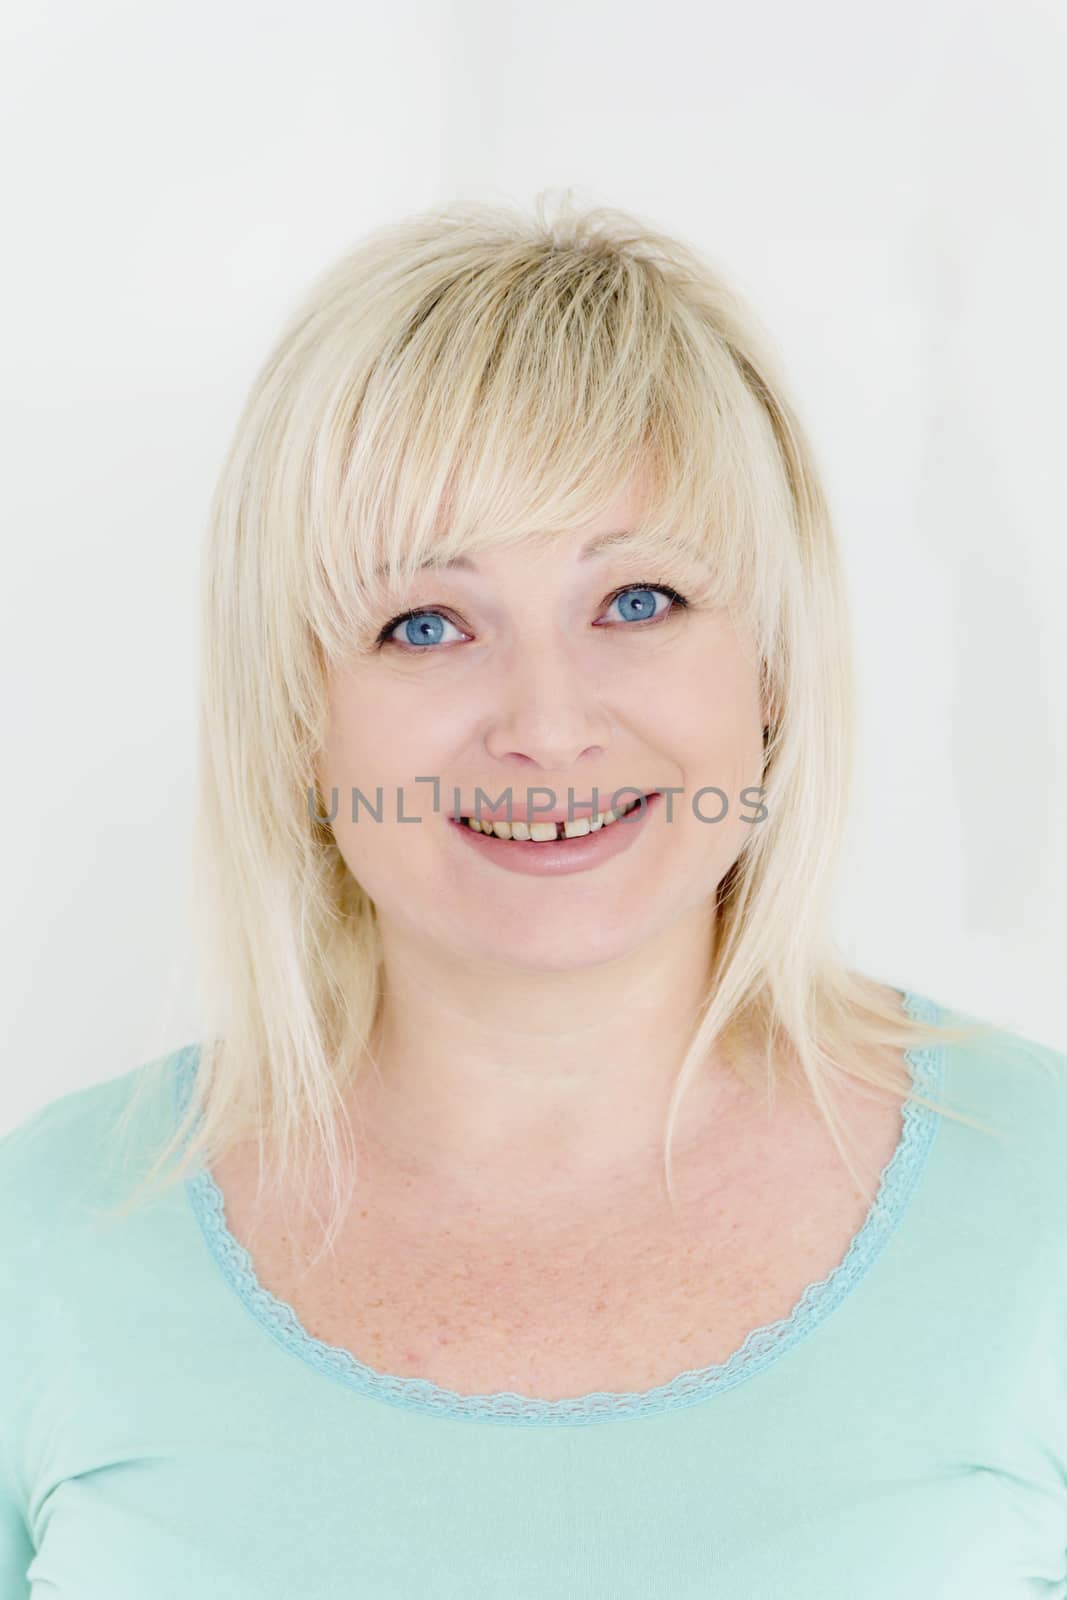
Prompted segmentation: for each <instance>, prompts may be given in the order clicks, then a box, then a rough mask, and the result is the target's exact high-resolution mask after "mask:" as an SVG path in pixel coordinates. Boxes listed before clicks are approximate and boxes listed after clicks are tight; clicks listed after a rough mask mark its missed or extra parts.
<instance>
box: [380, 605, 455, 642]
mask: <svg viewBox="0 0 1067 1600" xmlns="http://www.w3.org/2000/svg"><path fill="white" fill-rule="evenodd" d="M397 628H402V629H403V630H404V631H403V633H402V634H401V636H400V638H399V639H397V640H395V641H394V642H395V643H396V644H399V645H401V646H403V647H406V648H407V649H409V650H421V649H424V648H426V647H427V646H431V645H435V644H440V643H441V640H442V638H443V636H444V630H445V628H452V629H453V630H454V631H455V632H456V633H458V632H459V629H458V628H456V625H455V623H453V622H449V621H448V619H447V617H443V616H442V615H441V613H440V612H439V611H405V612H404V614H403V616H401V617H394V618H393V620H392V622H387V623H386V625H385V627H384V628H383V629H382V631H381V633H380V634H379V635H378V639H377V643H378V644H384V643H385V642H386V640H392V636H393V633H394V632H395V631H396V629H397Z"/></svg>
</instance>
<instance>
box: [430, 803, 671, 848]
mask: <svg viewBox="0 0 1067 1600" xmlns="http://www.w3.org/2000/svg"><path fill="white" fill-rule="evenodd" d="M655 794H656V791H655V790H653V791H652V792H651V793H649V794H646V795H638V797H637V799H636V800H632V801H630V802H629V803H628V804H626V805H624V806H620V807H619V808H618V809H617V810H612V809H610V808H609V809H607V810H605V811H598V812H596V814H595V815H593V816H587V817H575V818H574V820H573V821H563V822H548V821H538V820H537V819H536V818H535V819H533V820H532V821H529V822H523V821H520V820H519V819H518V818H516V819H515V820H514V821H513V822H489V821H487V820H485V819H481V820H480V819H479V818H477V817H461V818H459V819H458V820H457V819H456V818H452V819H451V820H452V821H453V822H454V823H455V825H456V826H457V827H461V828H470V829H471V830H472V831H473V832H474V833H485V834H491V835H493V836H495V837H496V838H497V839H513V840H517V841H519V842H520V843H523V844H550V843H553V842H554V841H557V840H560V839H580V838H582V837H583V836H585V835H587V834H590V833H598V832H599V831H600V830H601V828H612V827H614V826H615V825H616V824H617V823H619V822H621V821H623V819H624V818H626V817H628V816H630V815H631V814H632V813H633V812H634V811H637V810H638V809H640V808H644V807H647V805H648V802H649V801H650V800H652V799H653V798H654V796H655Z"/></svg>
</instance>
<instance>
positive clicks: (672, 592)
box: [374, 583, 689, 656]
mask: <svg viewBox="0 0 1067 1600" xmlns="http://www.w3.org/2000/svg"><path fill="white" fill-rule="evenodd" d="M635 589H651V590H652V591H653V592H654V593H656V594H665V595H666V596H667V598H668V599H669V600H670V601H671V602H672V603H671V606H670V608H669V609H668V610H667V611H664V612H662V613H661V614H660V616H658V617H646V618H645V619H644V620H643V621H641V622H624V623H621V624H619V626H621V627H624V628H644V627H649V626H651V625H652V624H654V623H657V622H665V621H666V620H667V618H668V617H670V616H673V615H674V613H675V611H687V610H688V609H689V601H688V600H687V599H686V598H685V596H684V595H682V594H679V593H678V591H677V589H672V588H671V587H670V586H669V584H666V583H624V584H623V586H622V588H621V589H616V590H615V591H614V592H613V593H612V594H610V595H608V598H607V600H606V601H605V602H604V605H605V609H606V608H607V607H608V606H613V605H614V604H615V602H616V600H618V599H619V598H620V597H621V596H622V595H624V594H631V593H632V592H633V590H635ZM427 616H430V617H436V616H445V612H444V611H443V610H442V608H441V607H440V606H417V607H416V608H415V610H414V611H402V612H400V614H399V616H396V617H392V618H391V619H390V620H389V621H388V622H387V623H386V624H385V626H384V627H383V628H382V630H381V632H380V633H379V634H378V637H377V638H376V639H375V641H374V645H375V649H381V647H382V646H383V645H387V644H395V645H399V646H400V648H401V650H405V651H406V652H407V653H408V654H409V655H416V656H417V655H428V654H430V653H431V652H432V651H434V650H436V649H440V648H441V647H440V646H439V645H414V644H403V643H401V641H400V640H399V639H391V638H390V637H389V635H390V634H391V633H392V632H393V631H394V629H396V628H399V627H400V624H401V623H402V622H408V621H409V620H410V619H411V618H412V617H427ZM446 620H448V619H447V618H446ZM452 626H453V627H456V626H457V624H456V623H453V624H452Z"/></svg>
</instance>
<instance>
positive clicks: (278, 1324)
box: [175, 991, 944, 1426]
mask: <svg viewBox="0 0 1067 1600" xmlns="http://www.w3.org/2000/svg"><path fill="white" fill-rule="evenodd" d="M902 992H903V998H904V1007H905V1010H906V1011H907V1012H908V1014H909V1015H910V1016H911V1017H913V1018H916V1019H918V1020H920V1021H923V1022H937V1021H939V1020H940V1018H941V1008H940V1007H939V1006H937V1005H936V1004H935V1003H934V1002H933V1001H931V1000H928V999H927V998H926V997H925V996H923V995H918V994H913V993H911V992H909V991H902ZM198 1055H199V1047H198V1046H197V1045H195V1044H194V1045H189V1046H187V1047H186V1048H185V1049H184V1050H182V1051H179V1052H178V1053H177V1065H176V1079H175V1081H176V1090H177V1104H178V1109H179V1112H180V1111H181V1110H182V1109H184V1106H185V1103H186V1096H187V1094H188V1089H189V1085H190V1082H191V1079H192V1075H193V1073H194V1072H195V1070H196V1063H197V1059H198ZM905 1060H906V1062H907V1063H908V1067H909V1070H910V1072H911V1079H912V1092H913V1093H914V1091H915V1090H916V1089H918V1090H919V1092H920V1093H923V1094H926V1095H928V1096H930V1097H933V1095H935V1094H936V1093H937V1092H938V1091H939V1090H940V1087H941V1082H942V1077H943V1072H944V1048H943V1046H939V1045H932V1046H927V1047H925V1048H922V1049H912V1050H909V1051H907V1052H906V1054H905ZM902 1123H903V1127H902V1132H901V1137H900V1141H899V1143H898V1145H897V1148H896V1150H895V1152H894V1154H893V1156H892V1158H891V1159H890V1161H889V1163H888V1165H887V1166H886V1167H885V1168H884V1170H883V1172H882V1174H881V1178H880V1182H879V1187H878V1191H877V1193H876V1195H875V1199H874V1201H873V1203H872V1205H871V1208H870V1210H869V1211H868V1213H867V1217H866V1220H865V1221H864V1223H863V1225H862V1227H861V1228H860V1230H859V1232H858V1233H857V1234H855V1235H854V1237H853V1239H852V1242H851V1244H850V1245H849V1248H848V1250H847V1252H846V1254H845V1256H844V1258H843V1260H842V1261H841V1262H840V1264H839V1265H838V1266H837V1267H835V1268H834V1269H833V1270H832V1271H831V1272H830V1273H829V1274H828V1275H827V1276H826V1277H825V1278H822V1279H820V1280H819V1281H818V1282H815V1283H810V1284H808V1286H807V1288H805V1290H804V1291H803V1293H802V1294H801V1296H800V1299H799V1300H798V1301H797V1303H796V1305H795V1306H794V1307H793V1310H792V1312H791V1313H790V1314H789V1316H787V1317H784V1318H782V1319H781V1320H780V1321H778V1322H773V1323H768V1324H766V1325H764V1326H762V1327H758V1328H754V1329H753V1331H752V1332H751V1333H750V1334H749V1335H748V1336H747V1338H746V1339H745V1341H744V1343H743V1344H742V1345H741V1346H740V1347H739V1348H738V1349H737V1350H735V1351H734V1353H733V1355H731V1356H729V1357H728V1358H727V1360H726V1361H723V1362H721V1363H719V1364H718V1365H717V1366H711V1367H704V1368H703V1369H701V1370H699V1371H692V1372H683V1373H680V1374H679V1375H678V1377H676V1378H672V1379H671V1381H670V1382H669V1383H665V1384H661V1385H660V1386H659V1387H658V1388H655V1389H647V1390H644V1391H641V1392H636V1393H608V1392H597V1393H594V1394H583V1395H579V1396H577V1397H576V1398H573V1399H571V1398H568V1399H564V1400H541V1399H536V1398H533V1397H531V1396H529V1395H520V1394H509V1393H500V1394H488V1395H462V1394H458V1393H456V1392H455V1391H454V1390H452V1389H444V1388H441V1387H440V1386H439V1385H438V1384H436V1383H433V1382H431V1381H430V1380H429V1379H428V1378H401V1377H394V1376H392V1375H391V1374H388V1373H382V1372H377V1371H375V1369H374V1368H372V1367H368V1366H365V1365H364V1364H363V1362H361V1361H357V1360H356V1358H355V1356H353V1355H352V1354H351V1353H350V1352H349V1351H348V1350H344V1349H342V1348H340V1347H338V1346H335V1345H329V1344H325V1343H324V1342H323V1341H322V1340H320V1339H315V1338H313V1337H312V1336H311V1335H310V1334H309V1333H308V1332H307V1330H306V1329H305V1328H304V1327H303V1326H302V1325H301V1323H300V1320H299V1318H298V1317H297V1315H296V1312H295V1311H294V1310H293V1308H292V1306H290V1305H289V1304H287V1303H286V1302H285V1301H282V1300H279V1299H277V1298H276V1297H275V1296H274V1295H273V1294H271V1293H270V1291H269V1290H268V1289H265V1288H264V1287H263V1285H262V1284H261V1283H260V1282H259V1280H258V1278H257V1277H256V1270H255V1266H254V1264H253V1262H252V1258H251V1256H250V1255H249V1253H248V1251H247V1250H246V1249H245V1248H244V1246H243V1245H242V1244H241V1243H240V1242H239V1241H238V1240H237V1239H236V1238H234V1236H233V1234H232V1233H230V1231H229V1229H228V1228H227V1226H226V1215H225V1204H224V1199H223V1195H222V1192H221V1191H220V1189H219V1187H218V1185H217V1184H216V1183H215V1180H214V1179H213V1178H212V1176H211V1173H210V1171H208V1170H207V1169H206V1168H203V1167H201V1168H200V1169H199V1170H198V1171H197V1172H195V1173H194V1174H193V1176H192V1177H190V1178H188V1179H187V1180H186V1183H185V1189H186V1193H187V1195H188V1197H189V1201H190V1203H191V1206H192V1209H193V1212H194V1214H195V1216H196V1218H197V1220H198V1222H199V1224H200V1227H201V1229H202V1231H203V1234H204V1237H205V1238H206V1240H207V1243H208V1246H209V1248H210V1251H211V1254H212V1256H213V1257H214V1259H215V1261H216V1262H217V1263H218V1265H219V1267H220V1268H221V1271H222V1274H223V1276H224V1277H225V1279H226V1280H227V1282H228V1283H229V1284H230V1286H231V1288H232V1289H234V1291H235V1292H236V1293H237V1295H238V1296H239V1297H240V1299H241V1300H242V1301H243V1302H244V1304H245V1306H246V1307H247V1308H248V1310H249V1311H250V1312H251V1314H252V1315H253V1316H254V1317H255V1318H256V1320H257V1321H258V1322H259V1323H261V1324H262V1326H263V1327H264V1328H265V1329H266V1330H267V1332H268V1333H269V1334H270V1335H271V1337H272V1338H274V1339H275V1340H276V1341H277V1342H278V1343H279V1344H280V1345H281V1346H282V1347H283V1349H285V1350H288V1351H289V1352H290V1353H291V1354H292V1355H295V1356H297V1357H299V1359H300V1360H301V1361H305V1362H307V1363H308V1365H309V1366H312V1367H314V1368H316V1369H317V1370H318V1371H319V1372H322V1373H323V1374H325V1375H326V1376H327V1377H330V1378H334V1379H336V1380H337V1381H338V1382H340V1383H343V1384H346V1385H348V1386H349V1387H351V1388H354V1389H358V1390H359V1391H360V1393H362V1394H365V1395H369V1396H371V1397H373V1398H375V1399H378V1400H382V1401H385V1402H386V1403H387V1404H389V1405H395V1406H400V1407H402V1408H404V1409H407V1410H412V1411H420V1412H423V1413H427V1414H431V1415H434V1416H445V1417H455V1418H467V1419H476V1420H478V1421H481V1422H496V1423H505V1424H515V1425H520V1426H529V1425H534V1426H568V1425H574V1424H580V1423H593V1422H606V1421H613V1420H615V1419H618V1418H623V1417H634V1416H651V1415H656V1414H658V1413H660V1412H665V1411H673V1410H677V1409H679V1408H681V1407H684V1406H691V1405H696V1404H699V1403H700V1402H701V1401H704V1400H706V1399H708V1398H709V1397H710V1396H711V1395H713V1394H721V1393H724V1392H725V1391H726V1390H727V1389H732V1388H734V1387H735V1386H736V1385H737V1384H739V1383H744V1382H747V1381H748V1380H749V1379H750V1378H753V1377H755V1376H756V1374H757V1373H758V1372H762V1371H763V1370H764V1369H765V1368H766V1367H768V1366H770V1365H771V1364H772V1363H773V1362H775V1361H778V1360H780V1359H781V1357H782V1356H783V1355H784V1354H785V1353H786V1352H787V1351H789V1350H792V1349H793V1348H794V1347H795V1346H796V1345H797V1344H799V1343H800V1341H801V1340H802V1339H806V1338H808V1337H809V1336H810V1335H811V1334H812V1333H813V1332H814V1331H815V1329H816V1328H817V1327H818V1326H819V1325H820V1323H822V1322H823V1321H824V1320H825V1318H826V1317H828V1316H829V1315H830V1313H831V1312H832V1311H833V1310H834V1309H835V1307H837V1306H839V1305H840V1304H841V1302H842V1301H843V1300H844V1299H845V1297H846V1296H847V1295H848V1294H850V1293H851V1292H852V1290H853V1289H854V1288H855V1287H856V1285H857V1284H858V1283H859V1281H860V1279H861V1278H862V1277H863V1276H864V1274H865V1273H867V1272H868V1271H869V1270H870V1268H871V1266H872V1265H873V1264H874V1262H875V1261H876V1260H877V1258H878V1256H879V1255H880V1254H881V1252H882V1251H883V1249H884V1248H885V1246H886V1244H887V1243H888V1241H889V1239H890V1238H891V1237H892V1235H893V1233H894V1232H895V1230H896V1228H897V1227H898V1226H899V1223H900V1220H901V1218H902V1216H903V1214H904V1211H905V1209H906V1207H907V1203H908V1200H909V1198H910V1196H911V1194H912V1191H913V1190H914V1188H915V1186H916V1184H917V1183H918V1181H919V1178H920V1176H921V1174H922V1172H923V1169H924V1167H925V1165H926V1161H927V1158H928V1156H929V1152H930V1148H931V1146H932V1144H933V1139H934V1135H935V1134H936V1132H937V1128H938V1127H939V1125H940V1119H939V1117H938V1114H937V1113H936V1112H934V1111H930V1110H928V1108H927V1107H925V1106H921V1105H917V1104H916V1103H915V1101H914V1099H913V1098H912V1097H911V1095H909V1097H908V1098H907V1099H906V1100H905V1102H904V1105H903V1109H902Z"/></svg>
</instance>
